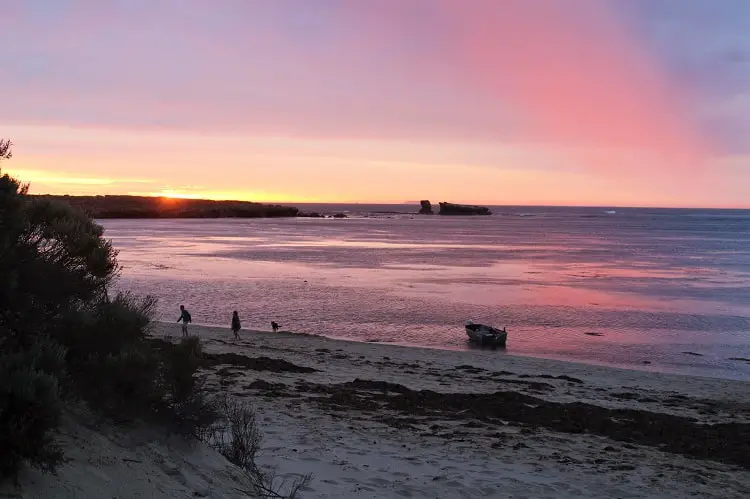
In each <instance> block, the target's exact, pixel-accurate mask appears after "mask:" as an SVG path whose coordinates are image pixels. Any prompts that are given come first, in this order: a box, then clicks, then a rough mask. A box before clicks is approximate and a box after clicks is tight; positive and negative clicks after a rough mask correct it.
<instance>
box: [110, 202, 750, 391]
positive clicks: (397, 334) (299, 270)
mask: <svg viewBox="0 0 750 499" xmlns="http://www.w3.org/2000/svg"><path fill="white" fill-rule="evenodd" d="M302 209H304V210H305V211H308V210H310V211H311V210H319V211H324V212H328V213H336V212H346V213H348V215H349V218H346V219H307V218H297V219H275V220H273V219H266V220H239V219H223V220H106V221H104V222H103V225H104V226H105V228H106V230H107V231H106V235H107V237H110V238H112V239H113V241H114V244H115V246H116V247H117V248H118V249H119V250H120V261H121V263H122V264H123V265H124V270H123V274H122V278H121V280H120V283H119V286H121V287H122V288H124V289H127V290H132V291H135V292H137V293H142V294H146V293H150V294H154V295H156V296H157V297H158V298H159V299H160V301H159V318H160V319H163V320H167V321H175V320H176V319H177V317H178V315H179V313H178V306H179V305H180V304H185V305H186V307H187V308H188V310H190V312H191V314H192V316H193V320H194V322H195V323H198V324H209V325H221V326H227V328H228V326H229V323H230V319H231V313H232V310H238V311H239V313H240V316H241V317H242V319H243V327H245V328H250V329H252V328H258V329H269V323H270V321H271V320H276V321H277V322H279V323H280V324H281V325H282V327H283V328H284V329H287V330H291V331H295V332H304V333H312V334H321V335H326V336H331V337H340V338H348V339H354V340H360V341H382V342H392V343H401V344H407V345H418V346H429V347H437V348H447V349H463V348H469V346H468V345H467V343H466V336H465V333H464V329H463V324H464V323H465V321H466V320H468V319H472V320H474V321H475V322H482V323H489V324H493V325H496V326H500V327H502V326H506V327H507V328H508V331H509V340H508V348H507V353H512V354H520V355H530V356H537V357H547V358H556V359H564V360H574V361H578V362H587V363H596V364H605V365H614V366H621V367H628V368H635V369H644V370H654V371H664V372H682V373H692V374H700V375H706V376H717V377H725V378H735V379H750V360H740V359H743V358H744V359H750V212H748V211H718V210H717V211H701V210H657V209H616V208H615V209H610V208H540V207H495V208H493V211H494V213H495V214H494V215H492V216H489V217H439V216H416V215H411V214H409V213H408V212H409V211H414V210H415V208H414V206H402V205H389V206H383V205H381V206H364V205H349V206H303V207H302ZM227 337H228V338H229V337H230V333H229V332H227ZM486 354H487V355H500V356H501V355H505V354H506V353H505V352H501V351H495V352H491V351H487V352H486Z"/></svg>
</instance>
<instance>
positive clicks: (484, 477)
mask: <svg viewBox="0 0 750 499" xmlns="http://www.w3.org/2000/svg"><path fill="white" fill-rule="evenodd" d="M169 334H172V335H174V336H175V337H177V336H179V326H175V325H168V324H162V325H159V327H158V328H157V330H156V331H155V335H158V336H164V335H169ZM191 334H197V335H199V336H200V337H201V338H202V339H203V340H204V343H205V348H206V351H207V352H209V353H211V354H212V362H213V363H214V366H213V367H212V368H210V369H209V370H208V372H210V373H211V374H210V376H209V379H210V383H211V385H212V386H213V387H215V388H216V389H217V390H223V391H226V392H229V393H231V394H234V395H236V396H238V397H242V398H244V399H246V400H248V401H250V402H252V404H253V405H254V407H255V408H256V411H257V413H258V416H259V421H260V424H261V429H262V431H263V435H264V441H263V452H262V455H261V457H260V459H261V461H262V462H263V464H265V465H268V466H274V467H277V468H278V471H279V472H280V473H281V474H306V473H312V474H313V475H314V479H313V481H312V483H311V484H310V486H309V487H308V490H306V491H305V493H304V494H303V497H306V498H324V497H351V498H365V497H367V498H390V497H394V498H400V497H419V498H422V497H430V498H454V497H456V498H463V497H471V498H475V497H515V498H525V497H528V498H544V497H549V498H566V497H571V498H572V497H618V498H626V497H628V498H630V497H702V498H708V497H717V498H719V497H721V498H729V497H749V496H750V383H747V382H738V381H724V380H719V379H710V378H697V377H687V376H678V375H667V374H658V373H647V372H638V371H628V370H621V369H613V368H606V367H598V366H591V365H583V364H574V363H567V362H559V361H552V360H546V359H535V358H529V357H517V356H512V355H507V354H505V353H504V352H502V351H491V350H484V351H483V350H469V351H446V350H437V349H424V348H412V347H401V346H395V345H384V344H377V343H357V342H347V341H339V340H332V339H327V338H323V337H317V336H308V335H298V334H291V333H285V332H280V333H268V332H257V331H243V332H241V335H242V339H241V340H240V341H234V340H233V339H232V335H231V332H230V331H229V329H228V328H226V329H222V328H206V327H193V328H192V329H191ZM510 341H512V339H510ZM233 354H234V355H233ZM708 423H711V424H713V425H714V426H712V427H710V428H708V427H707V426H705V425H706V424H708Z"/></svg>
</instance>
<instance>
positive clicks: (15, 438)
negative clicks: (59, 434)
mask: <svg viewBox="0 0 750 499" xmlns="http://www.w3.org/2000/svg"><path fill="white" fill-rule="evenodd" d="M64 356H65V350H64V349H63V348H61V347H60V346H59V345H57V344H55V343H54V342H53V341H51V340H49V339H40V340H38V341H37V342H35V343H34V344H33V345H31V346H30V347H29V348H28V349H25V350H18V351H12V352H8V351H6V350H5V349H4V351H3V352H2V353H0V449H2V452H0V477H9V476H10V477H14V476H16V474H17V473H18V470H19V467H20V466H21V463H22V462H23V461H28V462H29V463H31V464H32V465H33V466H36V467H38V468H40V469H42V470H45V471H50V470H53V469H54V468H55V466H57V465H58V464H60V462H61V461H62V452H61V451H60V448H59V447H58V446H57V445H56V444H55V442H54V439H53V433H52V432H53V431H54V430H55V429H56V428H57V427H58V425H59V422H60V415H61V407H60V396H59V386H58V379H60V378H61V377H62V376H63V375H64V371H65V361H64Z"/></svg>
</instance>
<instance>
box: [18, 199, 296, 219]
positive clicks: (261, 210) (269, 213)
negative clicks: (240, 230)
mask: <svg viewBox="0 0 750 499" xmlns="http://www.w3.org/2000/svg"><path fill="white" fill-rule="evenodd" d="M32 197H34V198H37V199H41V200H49V201H52V200H58V201H63V202H66V203H68V204H70V205H71V206H74V207H76V208H79V209H81V210H83V211H84V212H86V213H87V214H88V215H89V216H91V217H93V218H96V219H105V218H270V217H296V216H297V215H299V210H298V209H297V208H295V207H293V206H280V205H271V204H262V203H253V202H249V201H213V200H209V199H180V198H164V197H148V196H125V195H122V196H120V195H107V196H67V195H66V196H55V195H48V194H45V195H37V196H32Z"/></svg>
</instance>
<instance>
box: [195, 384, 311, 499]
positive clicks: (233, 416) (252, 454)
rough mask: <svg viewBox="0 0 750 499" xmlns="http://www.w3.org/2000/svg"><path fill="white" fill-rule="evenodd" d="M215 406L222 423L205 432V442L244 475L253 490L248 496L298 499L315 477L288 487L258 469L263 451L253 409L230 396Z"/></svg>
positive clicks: (216, 400)
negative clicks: (258, 455) (261, 451)
mask: <svg viewBox="0 0 750 499" xmlns="http://www.w3.org/2000/svg"><path fill="white" fill-rule="evenodd" d="M214 404H215V406H216V408H217V409H218V411H219V413H220V414H221V419H220V421H219V422H218V424H215V425H213V426H212V427H210V428H209V429H208V430H207V431H206V432H204V434H203V435H202V440H203V441H204V442H206V443H207V444H208V445H209V446H210V447H212V448H214V449H215V450H217V451H218V452H219V453H220V454H222V455H223V456H224V457H225V458H227V460H228V461H229V462H230V463H232V464H235V465H237V466H239V467H240V468H241V469H242V470H243V471H244V473H245V475H246V477H247V478H248V480H249V482H250V485H251V487H252V490H249V491H247V492H248V495H252V496H254V497H270V498H286V499H294V498H296V497H297V496H298V495H299V493H300V491H301V490H302V489H303V488H304V487H305V486H307V484H309V483H310V480H312V476H311V475H304V476H301V477H299V478H297V479H295V480H293V481H292V482H291V483H288V482H287V481H286V480H279V479H277V477H276V475H275V474H274V472H273V471H270V472H268V471H265V470H263V469H262V468H261V467H260V466H259V465H258V462H257V460H256V455H257V453H258V451H259V450H260V443H261V434H260V431H259V429H258V423H257V419H256V417H255V411H253V409H252V407H251V406H250V405H249V404H247V403H245V402H241V401H238V400H236V399H233V398H231V397H229V396H222V397H219V398H217V399H215V400H214Z"/></svg>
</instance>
